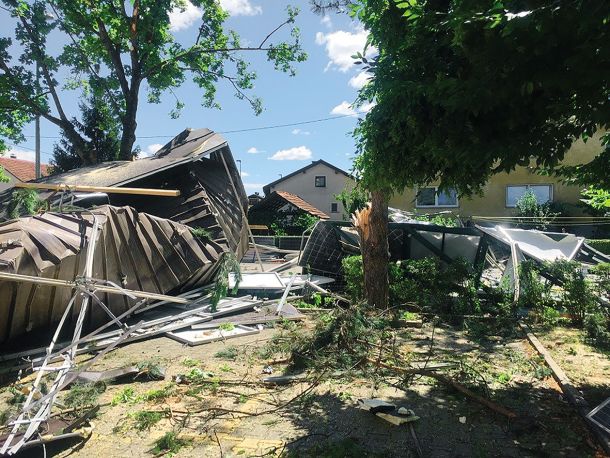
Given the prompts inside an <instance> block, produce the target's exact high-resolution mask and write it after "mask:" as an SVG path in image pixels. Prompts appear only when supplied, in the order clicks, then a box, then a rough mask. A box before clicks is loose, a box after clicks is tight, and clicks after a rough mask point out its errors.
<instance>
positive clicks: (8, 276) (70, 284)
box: [0, 272, 192, 304]
mask: <svg viewBox="0 0 610 458" xmlns="http://www.w3.org/2000/svg"><path fill="white" fill-rule="evenodd" d="M0 279H2V280H12V281H18V282H29V283H37V284H40V285H49V286H61V287H64V288H76V287H78V285H79V284H78V283H77V282H74V281H69V280H55V279H53V278H44V277H35V276H32V275H22V274H12V273H7V272H1V273H0ZM95 282H96V280H95V279H93V280H92V281H90V282H89V284H90V285H91V286H92V287H93V288H95V289H96V290H97V291H101V292H103V293H110V294H131V295H132V296H134V297H140V298H143V299H154V300H160V301H168V302H173V303H175V304H189V303H190V302H192V301H189V300H188V299H183V298H181V297H175V296H167V295H165V294H157V293H148V292H145V291H135V290H132V289H123V290H122V291H119V290H117V289H116V288H114V287H111V286H104V285H99V284H96V283H95Z"/></svg>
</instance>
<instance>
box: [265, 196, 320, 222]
mask: <svg viewBox="0 0 610 458" xmlns="http://www.w3.org/2000/svg"><path fill="white" fill-rule="evenodd" d="M272 194H278V195H279V196H281V197H282V198H284V199H285V200H287V201H288V202H290V203H291V204H292V205H294V206H295V207H298V208H300V209H301V210H303V211H306V212H307V213H309V214H310V215H313V216H317V217H318V218H321V219H329V218H330V216H328V215H327V214H326V213H324V212H323V211H322V210H318V209H317V208H316V207H314V206H313V205H311V204H310V203H308V202H305V201H304V200H303V199H301V198H300V197H299V196H297V195H295V194H292V193H289V192H286V191H274V192H273V193H272Z"/></svg>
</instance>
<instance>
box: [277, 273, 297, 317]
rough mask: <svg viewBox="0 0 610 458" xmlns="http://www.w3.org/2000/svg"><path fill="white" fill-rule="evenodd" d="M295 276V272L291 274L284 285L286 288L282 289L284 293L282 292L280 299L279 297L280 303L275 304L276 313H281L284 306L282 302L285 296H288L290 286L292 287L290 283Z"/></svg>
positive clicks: (284, 300)
mask: <svg viewBox="0 0 610 458" xmlns="http://www.w3.org/2000/svg"><path fill="white" fill-rule="evenodd" d="M296 278H297V274H292V277H290V281H289V282H288V284H287V285H286V289H285V290H284V294H282V299H280V303H279V304H277V314H278V315H279V314H280V313H282V308H283V307H284V303H285V302H286V298H287V297H288V293H289V292H290V288H292V284H293V283H294V280H295V279H296Z"/></svg>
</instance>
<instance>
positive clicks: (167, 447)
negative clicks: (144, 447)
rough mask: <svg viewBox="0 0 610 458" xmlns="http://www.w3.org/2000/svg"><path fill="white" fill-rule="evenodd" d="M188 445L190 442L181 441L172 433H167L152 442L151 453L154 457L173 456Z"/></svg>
mask: <svg viewBox="0 0 610 458" xmlns="http://www.w3.org/2000/svg"><path fill="white" fill-rule="evenodd" d="M190 444H191V441H190V440H187V439H181V438H179V437H178V435H177V434H176V433H175V432H174V431H168V432H166V433H165V434H164V435H163V436H161V437H160V438H159V439H157V440H156V441H155V442H154V446H153V449H152V450H151V451H152V453H153V454H155V455H161V454H172V455H175V454H176V453H178V452H179V451H180V449H181V448H182V447H186V446H188V445H190Z"/></svg>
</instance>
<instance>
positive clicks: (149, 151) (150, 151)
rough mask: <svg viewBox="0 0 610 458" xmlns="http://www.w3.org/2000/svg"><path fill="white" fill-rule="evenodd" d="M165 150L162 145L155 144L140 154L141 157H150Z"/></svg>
mask: <svg viewBox="0 0 610 458" xmlns="http://www.w3.org/2000/svg"><path fill="white" fill-rule="evenodd" d="M161 148H163V145H162V144H161V143H153V144H152V145H148V146H147V147H146V148H144V149H143V150H142V151H141V152H140V157H150V156H152V155H153V154H155V153H156V152H157V151H159V150H160V149H161Z"/></svg>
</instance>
